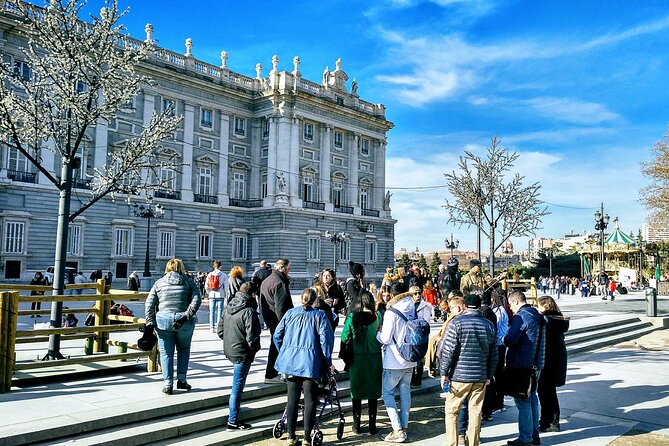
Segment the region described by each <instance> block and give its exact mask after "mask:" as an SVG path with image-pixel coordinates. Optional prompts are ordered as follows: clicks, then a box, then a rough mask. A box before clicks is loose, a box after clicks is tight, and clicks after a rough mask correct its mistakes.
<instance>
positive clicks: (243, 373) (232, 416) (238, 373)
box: [228, 362, 251, 424]
mask: <svg viewBox="0 0 669 446" xmlns="http://www.w3.org/2000/svg"><path fill="white" fill-rule="evenodd" d="M250 368H251V363H250V362H240V363H239V364H235V366H234V369H233V370H234V372H233V374H232V389H231V390H230V401H229V402H228V407H229V408H230V413H229V415H228V423H229V424H237V421H238V420H237V415H238V414H239V405H240V403H241V401H242V392H243V391H244V386H245V385H246V377H247V376H248V374H249V369H250Z"/></svg>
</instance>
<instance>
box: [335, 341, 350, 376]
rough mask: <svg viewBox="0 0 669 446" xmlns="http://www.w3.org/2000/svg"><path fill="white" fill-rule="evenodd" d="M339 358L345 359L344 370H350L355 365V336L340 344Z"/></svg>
mask: <svg viewBox="0 0 669 446" xmlns="http://www.w3.org/2000/svg"><path fill="white" fill-rule="evenodd" d="M338 358H339V359H341V360H342V361H344V371H348V369H350V368H351V366H352V365H353V336H351V337H350V338H348V339H347V340H346V341H341V343H340V344H339V355H338Z"/></svg>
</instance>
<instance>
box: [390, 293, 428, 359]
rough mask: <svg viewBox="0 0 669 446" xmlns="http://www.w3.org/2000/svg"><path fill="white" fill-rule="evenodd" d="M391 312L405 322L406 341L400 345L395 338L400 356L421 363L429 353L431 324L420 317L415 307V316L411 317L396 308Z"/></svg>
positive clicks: (391, 309)
mask: <svg viewBox="0 0 669 446" xmlns="http://www.w3.org/2000/svg"><path fill="white" fill-rule="evenodd" d="M412 307H413V305H412ZM389 311H392V312H393V313H395V314H396V315H397V316H398V317H399V318H400V319H402V320H403V321H404V339H403V340H402V342H401V343H400V344H398V343H397V341H396V340H395V338H393V342H394V343H395V346H396V347H397V351H398V352H399V354H400V356H401V357H402V359H404V360H405V361H409V362H418V361H420V360H421V359H423V358H424V357H425V353H427V344H428V341H429V338H430V323H429V322H428V321H426V320H425V319H423V318H419V317H418V315H417V314H416V308H415V307H414V308H413V314H412V315H410V316H409V317H407V316H405V315H404V313H402V312H401V311H398V310H396V309H395V308H390V309H389Z"/></svg>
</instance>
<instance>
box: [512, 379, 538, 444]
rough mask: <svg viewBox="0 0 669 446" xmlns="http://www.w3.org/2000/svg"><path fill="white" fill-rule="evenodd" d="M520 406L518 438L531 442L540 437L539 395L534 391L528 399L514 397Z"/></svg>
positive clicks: (518, 406) (517, 405)
mask: <svg viewBox="0 0 669 446" xmlns="http://www.w3.org/2000/svg"><path fill="white" fill-rule="evenodd" d="M514 401H515V402H516V407H517V408H518V439H519V440H520V441H525V442H530V441H532V438H539V397H538V396H537V392H536V391H534V392H533V393H531V394H530V397H529V398H527V399H519V398H514Z"/></svg>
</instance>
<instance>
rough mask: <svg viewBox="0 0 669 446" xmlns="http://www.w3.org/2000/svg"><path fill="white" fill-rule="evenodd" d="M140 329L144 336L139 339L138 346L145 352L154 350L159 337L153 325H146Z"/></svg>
mask: <svg viewBox="0 0 669 446" xmlns="http://www.w3.org/2000/svg"><path fill="white" fill-rule="evenodd" d="M139 330H140V331H141V332H142V337H141V338H139V339H138V340H137V347H139V348H140V350H142V351H145V352H148V351H151V350H153V347H154V346H155V345H156V342H158V338H157V337H156V334H155V333H154V331H153V325H144V327H140V329H139Z"/></svg>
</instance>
